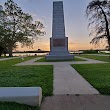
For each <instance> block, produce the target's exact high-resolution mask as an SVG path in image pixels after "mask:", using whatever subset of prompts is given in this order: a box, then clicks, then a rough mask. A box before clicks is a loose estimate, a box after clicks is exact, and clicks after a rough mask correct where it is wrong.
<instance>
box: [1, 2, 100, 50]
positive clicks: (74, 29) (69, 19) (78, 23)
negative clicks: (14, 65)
mask: <svg viewBox="0 0 110 110" xmlns="http://www.w3.org/2000/svg"><path fill="white" fill-rule="evenodd" d="M5 1H6V0H0V4H1V5H2V6H3V4H4V2H5ZM54 1H56V0H54ZM62 1H63V4H64V16H65V28H66V37H68V39H69V50H81V49H93V48H97V47H95V46H93V45H91V44H90V43H89V42H90V41H91V39H92V37H91V38H90V37H89V31H88V29H87V25H88V21H87V19H86V17H85V10H86V7H87V5H88V3H89V2H90V1H91V0H62ZM14 2H16V3H17V4H18V6H19V7H21V8H22V10H23V11H24V12H25V13H29V14H31V15H32V17H33V18H34V20H40V21H41V22H42V23H43V24H44V26H45V31H46V35H45V36H42V37H40V39H39V40H38V41H36V42H35V44H34V46H33V49H28V48H20V46H19V48H18V49H17V50H22V51H24V50H37V49H38V47H39V48H40V49H42V50H49V49H50V47H49V45H50V37H51V36H52V10H53V9H52V8H53V7H52V6H53V0H14ZM98 48H99V49H100V48H101V46H100V47H98Z"/></svg>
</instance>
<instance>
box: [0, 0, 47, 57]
mask: <svg viewBox="0 0 110 110" xmlns="http://www.w3.org/2000/svg"><path fill="white" fill-rule="evenodd" d="M4 6H5V10H4V11H2V16H1V18H0V21H1V22H0V25H1V27H2V34H1V35H0V40H1V41H2V43H4V46H5V47H6V48H7V49H8V51H9V56H12V50H13V49H14V48H16V47H17V43H18V42H19V43H21V44H22V46H27V47H30V46H32V44H33V43H34V41H35V40H36V39H37V38H38V36H41V35H44V34H45V32H44V31H42V29H43V28H44V26H43V24H42V23H41V22H40V21H35V22H34V21H33V18H32V16H31V15H29V14H27V13H24V12H23V11H22V9H21V8H20V7H18V5H17V4H16V3H14V2H13V0H7V2H6V3H5V4H4Z"/></svg>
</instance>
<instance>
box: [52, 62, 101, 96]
mask: <svg viewBox="0 0 110 110" xmlns="http://www.w3.org/2000/svg"><path fill="white" fill-rule="evenodd" d="M53 94H54V95H59V94H99V92H98V91H97V90H96V89H94V88H93V87H92V86H91V85H90V84H89V83H88V82H87V81H86V80H85V79H84V78H83V77H82V76H81V75H80V74H79V73H78V72H77V71H76V70H75V69H74V68H73V67H72V66H70V65H68V64H65V63H64V64H63V65H61V64H55V65H54V91H53Z"/></svg>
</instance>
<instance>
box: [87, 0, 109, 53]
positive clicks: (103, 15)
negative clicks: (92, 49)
mask: <svg viewBox="0 0 110 110" xmlns="http://www.w3.org/2000/svg"><path fill="white" fill-rule="evenodd" d="M86 15H87V17H88V19H89V22H90V23H89V25H88V26H89V28H90V29H91V32H90V36H93V39H92V40H91V42H90V43H92V44H98V43H99V42H100V40H102V39H106V41H107V44H108V46H107V47H108V50H109V51H110V1H109V0H93V1H91V2H90V3H89V4H88V6H87V9H86Z"/></svg>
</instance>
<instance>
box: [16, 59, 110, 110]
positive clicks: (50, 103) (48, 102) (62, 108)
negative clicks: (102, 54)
mask: <svg viewBox="0 0 110 110" xmlns="http://www.w3.org/2000/svg"><path fill="white" fill-rule="evenodd" d="M40 58H42V57H40ZM40 58H35V59H32V60H29V61H26V62H22V63H19V64H16V66H21V65H22V66H23V65H54V85H53V86H54V90H53V94H54V96H51V97H46V98H45V99H44V100H43V103H42V104H41V110H110V96H102V95H93V94H99V92H98V91H97V90H96V89H95V88H93V87H92V86H91V85H90V84H89V83H88V82H87V81H86V80H85V79H84V78H83V77H82V76H81V75H80V74H79V73H78V72H77V71H76V70H75V69H74V68H72V67H71V66H70V64H96V63H107V62H103V61H98V60H92V59H88V58H82V59H84V60H87V61H72V62H35V61H36V60H38V59H40ZM78 58H81V57H78ZM75 94H76V95H75ZM81 94H82V95H81Z"/></svg>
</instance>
